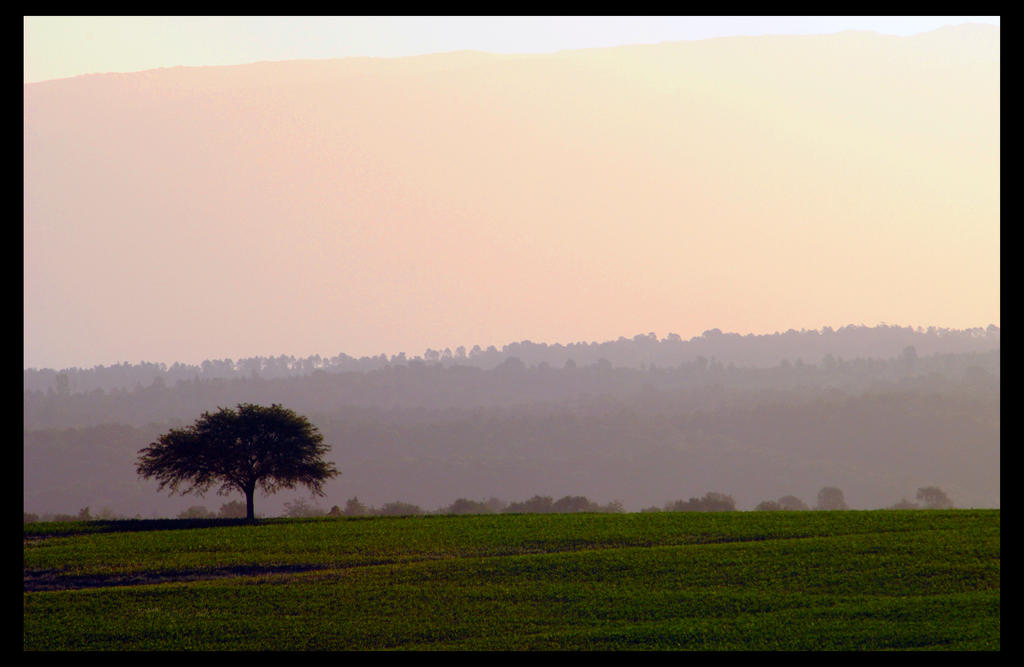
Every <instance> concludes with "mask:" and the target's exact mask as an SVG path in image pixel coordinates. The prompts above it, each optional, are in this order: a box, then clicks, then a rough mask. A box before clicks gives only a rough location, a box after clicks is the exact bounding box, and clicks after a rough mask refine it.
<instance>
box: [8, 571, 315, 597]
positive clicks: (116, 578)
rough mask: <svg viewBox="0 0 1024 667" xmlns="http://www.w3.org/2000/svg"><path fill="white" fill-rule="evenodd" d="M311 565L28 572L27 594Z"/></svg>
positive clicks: (246, 574)
mask: <svg viewBox="0 0 1024 667" xmlns="http://www.w3.org/2000/svg"><path fill="white" fill-rule="evenodd" d="M318 569H321V568H319V567H315V566H310V565H272V566H259V567H257V566H249V565H241V566H234V567H223V568H217V569H213V570H202V571H198V572H197V571H194V570H190V571H185V572H150V573H144V574H126V575H118V574H109V575H94V576H89V575H84V576H83V575H69V574H66V573H64V572H63V571H61V570H25V579H24V591H25V592H26V593H30V592H35V591H64V590H79V589H83V588H100V587H105V586H143V585H149V584H166V583H173V582H182V581H202V580H206V579H221V578H225V577H255V576H260V575H265V574H293V573H296V572H308V571H310V570H318Z"/></svg>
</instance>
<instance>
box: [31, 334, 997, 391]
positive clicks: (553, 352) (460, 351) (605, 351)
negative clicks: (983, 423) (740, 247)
mask: <svg viewBox="0 0 1024 667" xmlns="http://www.w3.org/2000/svg"><path fill="white" fill-rule="evenodd" d="M999 336H1000V330H999V327H996V326H994V325H989V326H988V327H986V328H981V327H976V328H971V329H947V328H937V327H928V328H927V329H924V328H921V327H918V328H916V329H915V328H912V327H900V326H892V325H885V324H881V325H878V326H875V327H867V326H862V325H861V326H857V325H850V326H845V327H841V328H839V329H835V330H833V329H832V328H830V327H825V328H823V329H821V330H820V331H818V330H809V331H808V330H800V331H796V330H793V329H790V330H789V331H786V332H783V333H774V334H768V335H754V334H748V335H740V334H735V333H722V332H721V331H720V330H718V329H711V330H708V331H705V332H704V333H703V334H702V335H700V336H695V337H693V338H690V339H689V340H683V339H682V338H681V337H680V336H679V335H677V334H673V333H670V334H668V335H667V336H666V337H664V338H661V339H659V338H658V337H657V335H655V334H654V333H648V334H638V335H636V336H634V337H632V338H625V337H620V338H619V339H618V340H615V341H605V342H601V343H598V342H577V343H569V344H564V345H563V344H560V343H554V344H546V343H533V342H531V341H521V342H515V343H510V344H508V345H505V346H503V347H502V348H501V349H498V348H496V347H495V346H493V345H492V346H489V347H487V348H486V349H484V348H481V347H480V346H479V345H474V346H473V347H472V348H471V349H468V350H467V348H466V347H465V346H458V347H456V348H455V349H454V350H452V349H451V348H445V349H444V350H433V349H427V350H426V351H425V352H424V353H423V355H421V356H411V357H407V356H406V354H405V353H401V354H396V355H392V356H390V357H388V356H387V355H385V354H380V355H377V356H364V357H360V358H355V357H351V356H349V355H347V354H344V353H342V354H338V355H337V356H334V357H322V356H320V355H318V354H317V355H312V356H309V357H305V358H297V357H294V356H289V355H280V356H277V357H273V356H269V357H249V358H245V359H238V360H232V359H217V360H207V361H204V362H203V363H202V364H183V363H173V364H171V365H170V366H168V365H167V364H165V363H149V362H142V363H138V364H130V363H120V364H114V365H111V366H96V367H93V368H88V369H84V368H67V369H61V370H55V369H50V368H45V369H35V368H30V369H26V370H25V371H24V390H25V391H42V392H47V391H52V392H55V393H61V394H66V393H79V392H92V391H95V390H97V389H99V390H103V391H112V390H118V389H119V390H132V389H138V388H141V387H147V386H150V385H154V384H156V385H164V386H173V385H175V384H177V383H179V382H193V381H197V380H211V379H219V380H233V379H254V378H262V379H265V380H271V379H280V378H294V377H303V376H310V375H312V374H314V373H317V372H323V373H366V372H369V371H377V370H381V369H385V368H389V367H396V366H403V367H404V366H413V367H415V366H417V365H429V366H435V365H440V366H443V367H448V366H460V367H468V368H477V369H484V370H489V369H493V368H496V367H498V366H500V365H502V364H504V363H507V362H508V361H509V360H510V359H515V360H517V362H518V363H521V364H523V365H525V366H526V367H543V366H549V367H557V368H561V367H564V366H577V367H579V366H590V365H595V364H608V365H611V366H613V367H622V368H648V367H651V366H656V367H670V368H671V367H677V366H679V365H681V364H692V363H695V362H698V361H700V360H701V359H703V360H704V362H705V363H720V364H725V365H728V364H734V365H737V366H743V367H752V366H754V367H767V366H774V365H777V364H779V363H781V362H782V361H783V360H789V361H790V362H791V363H796V362H797V361H798V360H799V361H801V362H803V363H805V364H817V363H819V362H821V361H822V360H823V359H824V358H826V357H827V356H831V357H832V358H833V359H835V360H840V359H856V358H888V357H892V356H895V355H897V354H899V353H900V351H902V350H903V349H904V348H906V347H909V346H912V347H914V348H915V349H916V351H917V353H918V354H919V355H922V356H925V355H934V354H951V353H965V352H984V351H990V350H993V349H997V348H999Z"/></svg>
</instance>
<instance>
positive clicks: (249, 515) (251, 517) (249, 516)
mask: <svg viewBox="0 0 1024 667" xmlns="http://www.w3.org/2000/svg"><path fill="white" fill-rule="evenodd" d="M255 493H256V485H255V484H253V485H252V486H251V487H249V488H247V489H245V518H246V520H247V521H255V520H256V512H255V510H254V508H253V503H252V497H253V495H255Z"/></svg>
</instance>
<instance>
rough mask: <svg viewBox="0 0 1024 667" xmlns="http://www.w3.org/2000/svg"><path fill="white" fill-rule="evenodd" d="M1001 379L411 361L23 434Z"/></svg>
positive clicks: (843, 370) (903, 363) (111, 403)
mask: <svg viewBox="0 0 1024 667" xmlns="http://www.w3.org/2000/svg"><path fill="white" fill-rule="evenodd" d="M999 377H1000V353H999V351H998V350H994V351H988V352H977V353H959V354H935V355H931V356H919V355H918V352H917V350H916V348H915V347H913V346H908V347H906V348H903V349H902V351H900V352H899V354H898V355H896V356H894V357H892V358H888V359H863V358H857V359H850V360H846V359H843V358H841V357H835V356H833V355H832V354H826V355H825V356H824V357H823V358H822V359H821V360H819V362H818V363H816V364H808V363H803V361H802V360H801V359H799V358H798V359H797V360H796V362H790V361H789V360H783V361H782V362H781V363H779V364H778V365H776V366H773V367H742V366H736V365H734V364H731V363H730V364H728V365H725V364H722V363H721V362H719V361H717V360H708V359H706V358H704V357H699V358H698V359H697V360H695V361H692V362H688V363H680V364H678V365H676V366H674V367H669V366H655V365H651V366H648V367H645V368H633V367H614V366H612V365H611V364H610V363H608V362H596V363H594V364H591V365H588V366H581V365H575V364H567V365H565V366H562V367H559V368H556V367H552V366H545V365H540V366H532V367H527V366H526V364H524V363H523V362H521V361H520V360H519V359H518V358H516V357H512V358H509V359H507V360H506V361H505V362H504V363H502V364H501V365H499V366H497V367H496V368H493V369H490V370H483V369H480V368H475V367H471V366H458V365H453V366H444V365H441V364H433V365H432V364H424V363H420V362H416V363H411V364H407V365H400V366H385V367H382V368H379V369H377V370H374V371H368V372H365V373H357V372H347V373H327V372H314V373H313V374H311V375H307V376H297V377H291V378H279V379H272V380H267V379H264V378H262V377H251V378H250V377H246V378H236V379H233V380H225V379H212V380H202V379H194V380H186V381H181V382H178V383H176V384H174V385H168V384H166V383H164V382H163V381H161V380H160V379H159V378H157V380H156V381H154V382H152V383H151V384H149V385H146V386H137V387H135V388H134V389H132V390H124V389H114V390H111V391H104V390H102V389H94V390H93V391H91V392H84V393H81V392H80V393H64V392H55V391H53V390H46V391H27V392H25V394H24V405H23V409H24V428H25V429H42V428H71V427H81V426H90V425H98V424H109V423H117V424H132V425H137V426H142V425H146V424H171V425H174V426H180V425H184V424H186V423H191V422H192V421H193V420H194V419H195V418H196V417H198V416H199V415H200V414H201V413H202V412H203V411H206V410H216V409H217V408H218V407H221V406H231V405H235V404H237V403H240V402H250V403H258V404H270V403H280V404H283V405H286V406H288V407H289V408H291V409H293V410H296V411H297V412H299V413H300V414H305V415H307V416H309V417H311V418H318V416H319V415H330V416H332V417H333V416H338V415H340V414H343V413H345V412H346V411H348V410H352V409H355V408H366V409H375V410H385V411H389V410H394V409H413V410H445V409H473V408H491V407H497V406H507V407H513V406H519V407H521V406H524V405H551V404H560V403H564V402H567V401H568V402H573V403H576V404H580V405H583V404H592V403H595V402H597V403H600V401H602V400H605V399H615V400H618V399H621V398H627V397H628V398H630V400H635V399H636V397H638V396H639V398H640V400H641V401H642V402H650V403H654V404H659V403H660V404H663V405H664V407H665V408H666V409H668V408H671V409H679V408H680V407H684V408H685V409H687V410H693V409H713V408H715V407H717V406H719V405H721V404H722V403H723V401H725V402H734V401H735V400H736V397H737V396H747V397H749V396H751V395H762V394H763V395H764V396H765V397H768V396H771V397H772V398H776V399H778V398H783V397H786V398H787V400H789V399H794V400H795V399H799V400H807V399H810V398H816V397H818V396H819V395H820V394H821V393H822V392H832V393H835V392H840V393H848V394H860V393H863V392H866V391H882V390H892V389H899V390H901V391H914V392H926V393H948V392H949V391H952V390H954V389H955V390H956V391H961V390H963V389H965V388H968V389H969V388H970V387H987V388H988V389H995V390H996V391H997V390H998V383H999ZM314 420H315V419H314Z"/></svg>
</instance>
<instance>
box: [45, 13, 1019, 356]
mask: <svg viewBox="0 0 1024 667" xmlns="http://www.w3.org/2000/svg"><path fill="white" fill-rule="evenodd" d="M26 25H27V28H26V30H27V29H28V25H29V24H28V23H27V24H26ZM26 41H27V44H26V49H27V51H26V57H27V58H28V46H29V44H28V42H29V40H28V39H27V40H26ZM998 54H999V36H998V29H986V28H985V27H984V26H979V27H976V29H974V30H969V31H967V32H964V31H960V32H953V33H950V32H943V31H939V32H937V33H933V34H929V35H923V36H919V37H913V38H911V37H898V36H886V35H870V34H862V33H849V34H844V35H831V36H805V37H777V38H775V37H769V38H732V39H714V40H705V41H690V42H682V43H676V44H669V45H661V46H646V47H635V48H624V49H607V50H605V49H602V50H592V51H589V50H588V51H577V52H566V53H558V54H546V55H545V54H541V55H529V56H526V55H523V56H513V55H487V54H479V53H478V54H451V55H445V56H427V57H420V58H394V59H390V60H386V61H367V60H341V61H330V60H323V61H316V62H307V63H299V64H292V65H288V64H283V63H278V64H264V65H259V66H251V67H206V68H199V69H196V68H179V69H170V70H163V71H158V72H149V73H141V74H134V75H130V76H125V75H122V76H113V77H106V78H104V77H87V78H83V79H79V80H70V81H68V82H50V83H44V84H33V85H29V86H27V87H26V111H25V122H26V139H25V149H26V151H25V167H26V172H25V178H26V183H25V366H26V367H55V368H61V367H67V366H80V367H89V366H92V365H95V364H110V363H117V362H119V361H129V362H133V363H134V362H138V361H143V360H146V361H158V362H165V363H172V362H174V361H182V362H189V363H197V362H200V361H202V360H203V359H208V358H211V359H212V358H225V357H230V358H233V359H238V358H243V357H247V356H254V355H262V356H266V355H278V354H292V355H296V356H306V355H309V354H314V353H317V354H321V355H330V356H333V355H336V354H338V353H340V352H344V353H346V354H350V355H353V356H362V355H369V354H379V353H386V354H388V355H389V356H390V355H392V354H396V353H398V352H405V353H406V354H409V355H420V354H422V353H423V351H424V349H426V348H427V347H431V348H434V349H444V348H445V347H450V348H452V349H454V348H455V347H457V346H459V345H465V346H466V347H467V348H470V347H472V346H473V345H474V344H479V345H481V346H483V347H486V346H488V345H492V344H493V345H497V346H501V345H503V344H505V343H508V342H513V341H519V340H527V339H528V340H533V341H535V342H549V343H554V342H560V343H570V342H575V341H580V340H586V341H595V340H596V341H600V340H609V339H615V338H618V337H619V336H627V337H632V336H633V335H635V334H637V333H646V332H649V331H653V332H656V333H657V334H658V335H659V336H665V335H667V334H668V333H670V332H674V333H678V334H680V335H682V336H683V337H684V338H688V337H690V336H694V335H699V334H700V333H701V332H702V331H704V330H705V329H709V328H714V327H717V328H720V329H722V330H723V331H736V332H740V333H770V332H773V331H784V330H786V329H789V328H795V329H800V328H809V329H811V328H820V327H822V326H832V327H839V326H843V325H846V324H868V325H874V324H878V323H880V322H888V323H890V324H900V325H911V326H917V325H921V326H929V325H935V326H947V327H955V328H966V327H973V326H985V325H987V324H989V323H995V324H999V105H998V101H999V57H998ZM126 71H128V70H126ZM29 76H30V75H29V70H28V66H27V65H26V79H28V78H29Z"/></svg>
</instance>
